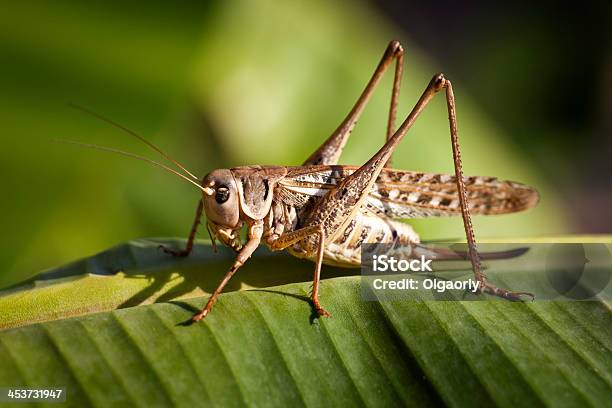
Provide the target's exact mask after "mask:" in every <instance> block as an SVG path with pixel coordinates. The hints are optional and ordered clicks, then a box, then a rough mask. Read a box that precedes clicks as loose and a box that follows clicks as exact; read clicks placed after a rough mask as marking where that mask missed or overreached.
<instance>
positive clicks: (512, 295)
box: [482, 282, 535, 302]
mask: <svg viewBox="0 0 612 408" xmlns="http://www.w3.org/2000/svg"><path fill="white" fill-rule="evenodd" d="M482 291H483V292H488V293H490V294H492V295H495V296H499V297H501V298H504V299H508V300H511V301H513V302H522V301H523V299H521V296H527V297H530V298H531V299H530V300H531V301H532V302H533V301H534V300H535V295H534V294H533V293H530V292H513V291H510V290H506V289H501V288H498V287H497V286H494V285H492V284H490V283H488V282H485V283H484V285H483V290H482Z"/></svg>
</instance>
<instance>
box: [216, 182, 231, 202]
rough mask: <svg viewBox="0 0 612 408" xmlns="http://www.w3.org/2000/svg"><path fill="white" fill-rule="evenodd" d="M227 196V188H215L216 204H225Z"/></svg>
mask: <svg viewBox="0 0 612 408" xmlns="http://www.w3.org/2000/svg"><path fill="white" fill-rule="evenodd" d="M229 196H230V191H229V188H227V187H225V186H221V187H219V188H217V192H216V194H215V201H216V202H217V203H218V204H223V203H224V202H226V201H227V200H228V199H229Z"/></svg>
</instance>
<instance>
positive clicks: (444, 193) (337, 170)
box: [278, 166, 539, 219]
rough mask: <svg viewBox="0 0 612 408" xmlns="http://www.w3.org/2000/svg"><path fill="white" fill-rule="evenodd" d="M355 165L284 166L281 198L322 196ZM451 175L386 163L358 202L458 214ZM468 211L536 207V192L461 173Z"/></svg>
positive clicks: (394, 212) (405, 214) (379, 210)
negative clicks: (371, 186) (393, 166)
mask: <svg viewBox="0 0 612 408" xmlns="http://www.w3.org/2000/svg"><path fill="white" fill-rule="evenodd" d="M357 168H358V167H355V166H301V167H290V168H288V172H287V175H286V176H285V178H283V179H282V180H281V181H280V182H279V185H278V193H279V195H280V197H281V199H283V200H284V201H285V202H287V203H290V204H291V205H294V206H296V207H297V208H301V207H303V206H304V205H306V204H307V203H308V202H309V201H312V200H314V199H315V197H317V196H323V195H325V194H327V192H328V191H329V190H330V189H331V188H333V187H334V186H335V185H337V184H338V183H339V182H340V181H341V180H342V179H343V178H345V177H347V176H349V175H350V174H352V173H353V172H354V171H355V170H356V169H357ZM456 180H457V179H456V178H455V176H452V175H448V174H433V173H420V172H413V171H403V170H394V169H384V170H383V171H382V173H381V174H380V176H379V177H378V179H377V180H376V183H375V184H374V186H373V188H372V191H371V192H370V194H369V195H368V197H367V198H366V201H365V202H364V203H363V205H362V208H364V209H366V210H367V211H369V212H372V213H374V214H377V215H379V216H386V217H389V218H398V219H399V218H423V217H440V216H451V215H460V214H461V207H460V204H459V194H458V193H457V185H456ZM465 185H466V190H467V195H468V201H469V205H470V211H471V213H472V214H480V215H491V214H507V213H514V212H518V211H523V210H526V209H528V208H531V207H534V206H535V205H536V204H537V203H538V201H539V194H538V192H537V191H536V190H535V189H533V188H531V187H529V186H526V185H524V184H520V183H515V182H512V181H502V180H498V179H497V178H495V177H480V176H475V177H465Z"/></svg>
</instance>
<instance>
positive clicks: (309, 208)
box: [147, 41, 538, 321]
mask: <svg viewBox="0 0 612 408" xmlns="http://www.w3.org/2000/svg"><path fill="white" fill-rule="evenodd" d="M393 61H396V69H395V77H394V81H393V91H392V95H391V109H390V111H389V120H388V124H387V138H386V143H385V144H384V145H383V146H382V147H381V148H380V150H379V151H378V152H376V153H375V154H374V155H373V156H372V157H371V158H370V160H368V162H366V163H365V164H364V165H362V166H360V167H356V166H339V165H337V163H338V159H339V157H340V154H341V153H342V149H343V147H344V145H345V144H346V142H347V140H348V137H349V136H350V133H351V131H352V129H353V127H354V126H355V124H356V122H357V119H358V118H359V116H360V114H361V112H362V111H363V108H364V107H365V105H366V103H367V101H368V99H369V98H370V96H371V94H372V92H373V91H374V89H375V88H376V86H377V85H378V82H379V81H380V79H381V77H382V75H383V74H384V72H385V71H386V70H387V68H388V67H389V65H390V64H391V63H392V62H393ZM402 61H403V49H402V47H401V45H400V44H399V42H397V41H392V42H391V43H390V44H389V46H388V47H387V50H386V51H385V54H384V55H383V58H382V60H381V61H380V63H379V64H378V66H377V68H376V70H375V72H374V75H373V76H372V78H371V79H370V81H369V82H368V84H367V86H366V88H365V90H364V91H363V93H362V94H361V96H360V97H359V99H358V100H357V102H356V104H355V106H354V107H353V108H352V109H351V111H350V112H349V114H348V115H347V117H346V118H345V119H344V121H342V123H341V124H340V126H339V127H338V128H337V129H336V131H335V132H333V133H332V135H331V136H330V137H329V138H328V139H327V140H326V141H325V142H324V143H323V144H322V145H321V147H319V149H317V151H315V152H314V153H313V154H312V155H311V156H310V157H309V158H308V159H307V160H306V161H305V162H304V164H303V165H302V166H299V167H282V166H246V167H237V168H233V169H219V170H215V171H213V172H211V173H209V174H208V175H206V176H205V177H204V179H203V180H202V181H201V183H200V184H199V185H198V187H199V188H200V189H201V190H202V199H201V201H200V203H199V204H198V210H197V212H196V219H195V221H194V224H193V227H192V230H191V234H190V236H189V241H188V243H187V247H186V249H185V250H183V251H172V250H169V249H167V248H164V250H165V251H166V252H168V253H171V254H173V255H180V256H185V255H187V254H189V252H190V251H191V248H192V246H193V240H194V238H195V234H196V230H197V228H198V225H199V223H200V216H201V214H202V212H203V211H204V212H205V213H206V215H207V227H208V230H209V232H210V233H211V236H212V238H213V243H214V239H215V238H217V239H219V240H220V241H221V242H222V243H224V244H225V245H228V246H230V247H231V248H233V249H234V250H235V251H236V252H237V257H236V260H235V262H234V263H233V265H232V267H231V268H230V270H229V271H228V273H227V274H226V276H225V277H224V278H223V280H222V281H221V283H220V284H219V286H218V288H217V289H216V290H215V291H214V293H213V294H212V295H211V297H210V298H209V300H208V302H207V304H206V306H205V307H204V308H203V309H202V311H201V312H200V313H197V314H196V315H195V316H194V317H193V320H194V321H198V320H201V319H202V318H204V317H205V316H206V315H207V314H208V313H209V312H210V310H211V309H212V307H213V305H214V303H215V302H216V300H217V298H218V296H219V294H220V293H221V291H222V290H223V288H224V286H225V285H226V284H227V282H228V281H229V279H230V278H231V277H232V275H233V274H234V273H235V272H236V270H237V269H238V268H239V267H240V266H242V265H243V264H244V263H245V262H246V261H247V259H248V258H249V257H250V256H251V254H252V253H253V251H254V250H255V248H256V247H257V246H258V245H259V244H260V243H263V244H265V245H267V246H268V247H269V248H270V249H272V250H282V249H287V250H288V251H289V252H290V253H291V254H293V255H295V256H297V257H301V258H306V259H310V260H313V261H314V262H315V263H316V268H315V272H314V277H313V291H312V296H311V298H312V302H313V306H314V308H315V310H316V312H317V313H318V314H319V315H322V316H328V315H329V313H327V311H325V310H324V309H323V308H322V307H321V305H320V302H319V298H318V288H319V277H320V272H321V265H322V264H323V263H326V264H332V265H339V266H346V267H355V266H359V264H360V249H361V245H362V244H363V243H370V242H372V243H375V242H380V243H394V244H396V245H397V246H400V247H403V248H405V249H406V250H408V251H410V250H411V249H412V248H413V247H418V245H417V244H418V242H419V237H418V235H417V234H416V233H415V232H414V231H413V230H412V228H411V227H410V226H408V225H407V224H404V223H402V222H400V221H398V219H405V218H417V217H432V216H450V215H461V216H462V217H463V223H464V227H465V232H466V237H467V242H468V249H469V259H470V261H471V263H472V269H473V271H474V276H475V278H476V280H477V281H478V282H479V283H480V285H479V287H480V288H481V291H483V292H488V293H491V294H494V295H497V296H502V297H505V298H508V299H512V300H518V299H519V296H520V295H524V294H525V293H519V292H511V291H508V290H505V289H500V288H497V287H496V286H494V285H493V284H491V283H490V282H488V281H487V279H486V276H485V275H484V273H483V272H482V271H481V268H480V257H479V254H478V251H477V249H476V240H475V237H474V232H473V228H472V222H471V216H470V214H471V213H473V214H483V215H488V214H504V213H511V212H517V211H522V210H525V209H527V208H530V207H533V206H534V205H535V204H536V203H537V201H538V194H537V192H536V191H535V190H533V189H532V188H530V187H527V186H524V185H522V184H519V183H514V182H509V181H499V180H497V179H496V178H494V177H464V176H463V170H462V166H461V156H460V151H459V142H458V136H457V123H456V117H455V99H454V95H453V91H452V85H451V83H450V81H449V80H447V79H446V78H445V77H444V76H443V75H442V74H438V75H435V76H434V77H433V78H432V80H431V82H430V83H429V85H428V86H427V87H426V89H425V91H424V92H423V94H422V95H421V97H420V98H419V100H418V102H417V103H416V105H415V107H414V108H413V109H412V111H411V112H410V114H409V115H408V116H407V117H406V119H405V120H404V121H403V122H402V124H401V125H400V126H399V128H398V129H397V130H396V129H395V116H396V107H397V98H398V95H399V86H400V79H401V72H402ZM439 92H444V93H445V95H446V103H447V107H448V112H449V116H448V119H449V127H450V135H451V145H452V149H453V163H454V168H455V174H454V175H446V174H429V173H418V172H410V171H403V170H394V169H390V168H387V167H388V166H389V163H390V161H391V156H392V154H393V152H394V150H395V148H396V147H397V145H398V144H399V142H400V141H401V140H402V139H403V137H404V136H405V135H406V133H407V132H408V130H409V129H410V127H411V126H412V125H413V124H414V122H415V120H416V119H417V117H418V116H419V114H420V113H421V111H422V110H423V109H424V108H425V106H427V104H428V103H429V101H430V100H431V99H432V98H433V97H434V95H436V94H437V93H439ZM147 143H148V142H147ZM152 147H154V146H152ZM154 148H155V147H154ZM155 149H156V150H158V151H159V149H157V148H155ZM162 154H163V153H162ZM165 156H166V158H168V159H170V158H169V157H168V156H167V155H165ZM170 160H171V159H170ZM172 161H173V160H172ZM173 162H174V161H173ZM174 163H175V165H177V166H178V167H179V168H180V169H181V170H183V171H185V172H186V173H187V174H188V175H189V176H191V177H192V179H188V177H187V176H186V175H184V174H182V175H179V176H180V177H182V178H185V179H188V180H187V181H189V182H191V183H192V184H196V182H194V180H193V178H194V176H193V175H192V174H191V173H189V172H188V171H187V170H186V169H184V168H183V167H182V166H180V165H179V164H178V163H176V162H174ZM162 167H163V166H162ZM166 169H167V168H166ZM170 171H172V170H170ZM245 226H246V228H247V241H246V243H244V244H243V243H242V242H241V241H240V230H241V229H242V228H243V227H245Z"/></svg>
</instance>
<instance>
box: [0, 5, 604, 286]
mask: <svg viewBox="0 0 612 408" xmlns="http://www.w3.org/2000/svg"><path fill="white" fill-rule="evenodd" d="M484 4H485V3H484V2H483V4H482V5H479V4H478V2H475V3H471V4H470V6H469V7H466V8H459V6H457V5H449V4H445V3H442V4H437V5H431V6H423V5H420V6H419V5H413V6H411V5H407V4H403V3H402V4H399V3H398V2H394V1H386V2H376V3H374V2H372V3H369V2H351V3H348V2H347V3H334V2H298V1H288V2H273V1H265V0H261V1H257V2H247V1H233V2H220V1H211V2H183V3H181V2H178V3H165V4H162V3H159V4H158V3H156V2H146V3H131V4H127V3H124V2H119V1H116V2H112V1H111V2H108V1H105V2H87V4H86V3H85V2H77V1H57V2H52V3H51V2H2V4H1V5H0V89H1V97H0V137H1V138H2V147H1V149H0V169H1V171H2V177H1V183H2V189H1V191H2V200H1V201H0V225H1V226H2V232H3V233H2V238H1V240H2V241H1V250H0V287H2V286H5V285H8V284H11V283H14V282H16V281H18V280H20V279H23V278H25V277H28V276H30V275H33V274H35V273H37V272H39V271H40V270H42V269H46V268H50V267H53V266H57V265H59V264H63V263H66V262H68V261H70V260H73V259H76V258H80V257H84V256H87V255H90V254H93V253H96V252H98V251H101V250H103V249H105V248H107V247H109V246H112V245H115V244H117V243H119V242H122V241H126V240H130V239H133V238H137V237H144V236H178V237H185V236H186V235H187V233H188V230H189V227H190V225H191V222H192V217H193V212H194V210H195V206H196V204H197V200H198V192H197V191H196V190H195V189H194V188H193V187H191V186H190V185H188V184H187V183H184V182H182V181H180V180H179V179H178V178H176V177H173V176H170V175H167V174H165V173H163V172H161V171H158V170H157V169H155V168H152V167H149V166H147V165H145V164H143V163H141V162H137V161H134V160H128V159H125V158H122V157H118V156H117V157H115V156H114V155H110V154H106V153H103V152H96V151H89V150H83V149H80V148H76V147H74V146H68V145H61V144H54V143H52V142H51V141H52V140H53V139H56V138H61V139H71V140H78V141H81V142H87V143H97V144H101V145H105V146H113V147H117V148H121V149H125V150H128V151H132V152H136V153H139V154H146V155H148V156H150V157H155V154H153V152H151V151H149V150H147V148H146V146H144V145H142V144H140V143H138V141H136V140H134V139H133V138H131V137H129V136H128V135H126V134H124V133H122V132H120V131H118V130H117V129H115V128H113V127H111V126H109V125H107V124H105V123H103V122H100V121H98V120H96V119H94V118H92V117H89V116H87V115H84V114H83V113H81V112H79V111H76V110H74V109H71V108H69V107H68V103H76V104H79V105H83V106H85V107H87V108H89V109H91V110H93V111H95V112H98V113H100V114H102V115H104V116H107V117H110V118H112V119H113V120H115V121H117V122H119V123H121V124H122V125H124V126H126V127H128V128H130V129H133V130H135V131H137V132H139V133H140V134H142V135H144V136H146V137H147V138H149V139H150V140H151V141H153V142H154V143H156V144H158V145H159V146H161V147H162V148H163V149H165V150H166V151H167V152H168V153H169V154H170V155H172V156H174V157H175V158H177V159H178V160H179V161H181V162H182V163H184V164H185V165H186V166H187V167H188V168H189V169H190V170H192V171H194V172H196V173H197V174H202V175H203V174H205V173H206V172H208V171H210V170H212V169H214V168H218V167H230V166H238V165H244V164H287V165H297V164H300V163H301V162H302V161H303V160H304V159H305V157H307V156H308V155H309V154H310V153H311V152H312V151H313V150H314V149H315V148H316V147H317V146H318V145H319V144H320V143H321V142H322V141H323V140H324V139H325V138H326V137H327V136H328V135H329V134H330V132H332V131H333V130H334V129H335V127H336V126H337V125H338V123H339V122H340V121H341V120H342V119H343V118H344V116H345V115H346V113H347V112H348V111H349V109H350V108H351V106H352V104H353V103H354V101H355V99H356V98H357V97H358V95H359V93H360V92H361V90H362V89H363V87H364V86H365V84H366V82H367V80H368V79H369V78H370V75H371V74H372V72H373V70H374V67H375V66H376V64H377V63H378V61H379V59H380V57H381V55H382V52H383V51H384V49H385V47H386V45H387V43H388V41H389V40H391V39H399V40H401V41H402V43H403V45H404V47H405V49H406V58H405V60H406V66H405V71H404V72H405V74H404V78H403V79H404V80H403V88H402V94H401V100H400V109H399V112H400V115H399V116H400V117H402V116H403V115H405V114H406V113H407V112H408V111H409V110H410V108H411V107H412V105H413V104H414V102H415V101H416V100H417V98H418V96H419V95H420V93H421V92H422V90H423V89H424V88H425V86H426V84H427V83H428V81H429V79H430V78H431V76H432V74H434V73H435V72H438V71H442V72H445V73H446V75H447V77H449V78H450V79H452V80H453V85H454V88H455V95H456V99H457V111H458V123H459V132H460V139H461V142H462V148H463V158H464V165H465V171H466V173H468V174H480V175H495V176H498V177H501V178H505V179H511V180H516V181H521V182H524V183H527V184H530V185H533V186H535V187H536V188H538V189H539V190H540V192H541V195H542V201H541V204H540V206H539V207H538V208H536V209H534V210H532V211H529V212H527V213H522V214H516V215H509V216H502V217H490V218H482V217H481V218H478V219H477V220H476V222H475V226H476V231H477V237H481V238H482V237H499V236H504V237H510V236H534V235H546V234H556V233H566V232H603V231H607V232H609V231H610V217H609V216H608V217H607V218H605V216H604V215H603V213H604V211H603V210H599V208H604V207H598V206H602V205H604V204H602V203H606V202H607V203H608V204H610V202H611V201H612V199H611V194H610V188H609V187H610V186H609V184H608V183H609V177H608V175H609V174H610V173H609V170H610V163H608V162H609V154H608V153H609V152H610V150H612V149H610V143H609V139H610V138H609V137H608V136H607V133H606V131H607V130H609V127H610V126H609V125H610V123H609V121H608V120H607V119H606V118H607V117H608V116H607V115H605V109H609V108H610V100H609V90H610V83H611V78H610V71H612V70H610V64H611V62H610V61H612V59H611V58H610V56H611V55H612V53H611V52H610V41H609V38H610V37H609V36H607V34H609V32H608V29H607V28H606V27H607V26H606V25H605V24H604V26H603V28H602V26H601V25H598V24H597V21H599V20H595V21H593V20H592V19H586V17H585V19H586V20H585V22H584V23H585V24H584V26H585V27H586V26H587V24H586V23H587V22H591V23H592V24H591V25H589V27H591V26H592V28H591V30H597V27H600V29H601V30H602V32H601V33H593V32H591V31H589V30H585V29H584V27H583V28H582V29H580V27H582V26H579V27H573V26H572V25H570V24H568V22H567V21H566V20H564V19H563V18H557V17H558V16H557V15H556V14H553V15H551V14H550V13H551V11H550V10H547V9H546V8H545V7H544V6H542V8H541V9H539V8H537V7H538V6H533V7H532V6H528V5H527V3H525V5H524V6H522V7H519V6H513V7H512V8H510V6H505V7H508V8H509V9H508V10H499V9H496V8H495V7H494V6H490V5H488V6H486V8H485V6H484ZM504 11H505V12H506V13H504ZM554 13H565V11H563V10H561V9H559V8H556V9H555V11H554ZM603 14H604V13H603V12H602V13H599V11H597V10H595V11H592V16H591V17H592V18H599V19H603V18H604V17H601V16H602V15H603ZM563 16H565V17H566V18H568V19H571V18H578V17H580V16H579V15H574V16H573V17H572V14H571V13H570V12H567V13H566V14H563ZM587 17H588V16H587ZM608 26H609V25H608ZM558 32H559V33H561V32H562V33H564V34H563V36H559V35H557V33H558ZM572 33H574V34H575V33H578V34H575V35H574V36H572ZM576 35H584V36H587V37H588V38H592V36H594V35H598V36H599V37H597V38H598V39H599V40H598V41H597V42H596V45H592V44H591V43H589V44H585V43H583V42H581V41H580V38H583V37H578V38H575V37H576ZM606 64H607V65H606ZM572 75H577V77H573V76H572ZM390 86H391V76H389V77H388V78H386V79H385V81H383V84H382V86H381V88H380V90H379V91H378V92H377V93H376V95H375V97H374V98H373V100H372V102H371V103H370V105H369V106H368V108H367V110H366V111H365V113H364V115H363V117H362V119H361V120H360V122H359V124H358V126H357V128H356V130H355V132H354V134H353V137H352V138H351V140H350V141H349V144H348V146H347V148H346V149H345V154H344V156H343V158H342V163H345V164H361V163H363V162H365V161H366V160H367V158H368V157H369V155H371V154H372V153H373V152H374V151H375V150H376V149H377V148H378V147H379V146H380V145H381V144H382V141H383V139H384V129H385V125H386V123H385V118H386V115H387V109H388V102H389V95H390ZM566 92H567V93H566ZM446 118H447V113H446V106H445V103H444V98H441V97H439V98H437V99H435V100H434V101H433V103H432V104H431V106H430V107H428V108H427V110H426V111H425V112H424V113H423V115H422V117H421V118H420V119H419V120H418V121H417V123H416V124H415V126H414V128H413V130H412V131H411V133H410V134H409V137H407V138H406V140H405V142H404V143H403V144H402V145H401V146H400V148H399V151H398V152H397V153H396V155H395V159H394V165H395V166H396V167H398V168H405V169H412V170H421V171H435V172H452V161H451V149H450V145H449V136H448V124H447V119H446ZM606 149H608V150H606ZM606 152H608V153H606ZM599 165H601V166H604V167H601V168H599V167H597V166H599ZM606 172H607V173H606ZM606 174H607V175H606ZM588 189H592V191H591V190H588ZM593 191H594V193H593ZM598 194H599V195H598ZM577 197H578V198H580V197H590V200H591V201H588V200H587V202H584V201H580V200H579V201H578V202H577V201H576V200H577ZM606 200H607V201H606ZM598 211H600V214H598ZM585 214H586V216H585ZM600 215H601V216H600ZM590 220H595V222H592V221H590ZM414 224H415V226H416V227H417V229H418V230H419V231H420V232H421V233H422V236H423V237H424V238H425V239H434V238H457V237H461V236H462V233H463V230H462V224H461V220H460V219H435V220H418V221H415V222H414Z"/></svg>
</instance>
